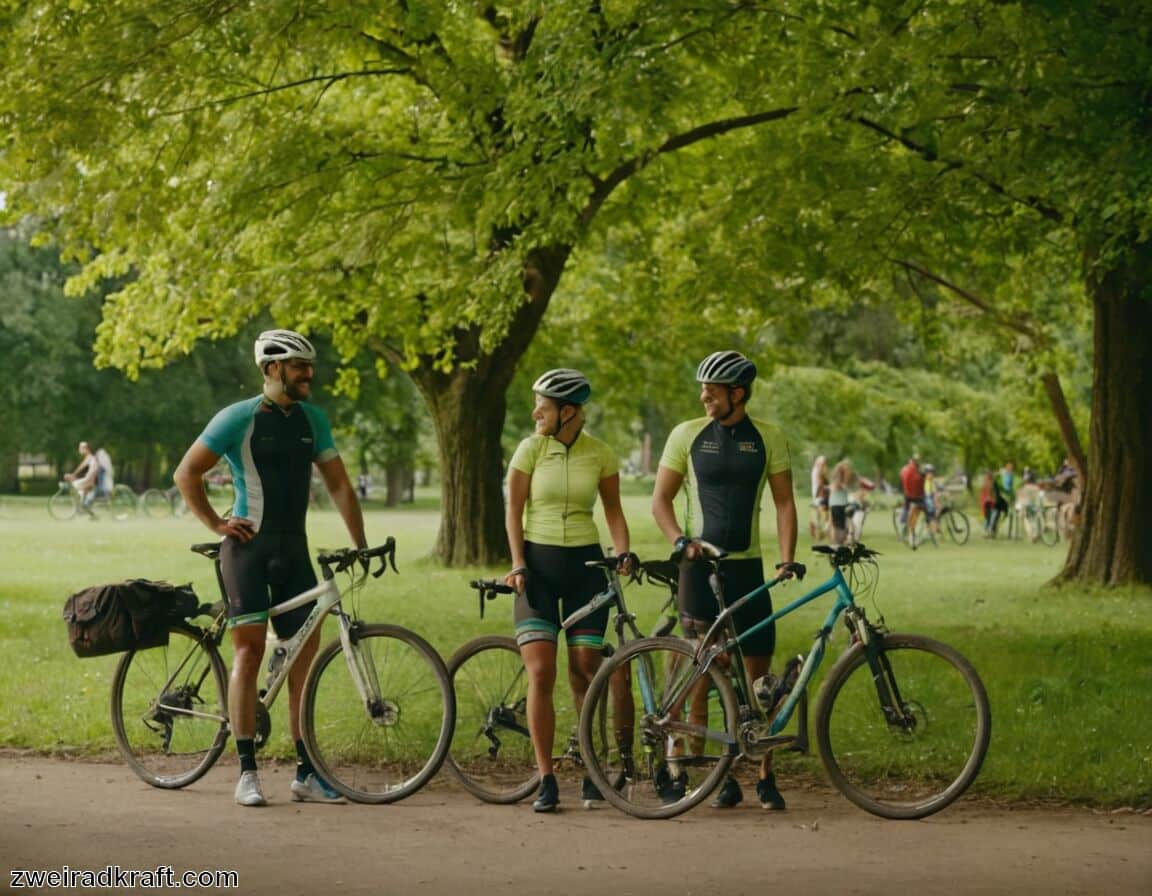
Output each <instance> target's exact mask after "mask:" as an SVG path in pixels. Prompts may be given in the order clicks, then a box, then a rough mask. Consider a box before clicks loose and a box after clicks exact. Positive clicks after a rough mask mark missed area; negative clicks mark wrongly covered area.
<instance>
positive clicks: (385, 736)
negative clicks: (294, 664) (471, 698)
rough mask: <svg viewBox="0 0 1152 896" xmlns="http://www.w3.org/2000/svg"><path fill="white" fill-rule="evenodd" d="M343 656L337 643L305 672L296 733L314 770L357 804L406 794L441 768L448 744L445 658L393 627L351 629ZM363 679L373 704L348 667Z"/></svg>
mask: <svg viewBox="0 0 1152 896" xmlns="http://www.w3.org/2000/svg"><path fill="white" fill-rule="evenodd" d="M350 643H351V645H352V647H353V648H354V652H355V655H354V656H351V657H350V656H347V655H345V650H344V644H343V642H342V641H341V640H340V639H339V638H337V639H336V640H333V641H331V642H330V643H328V644H326V645H325V646H324V647H322V648H321V649H320V651H319V653H317V655H316V659H315V660H313V662H312V667H311V669H309V670H308V677H307V679H306V680H305V682H304V691H303V700H302V701H301V717H300V722H301V734H302V736H303V740H304V745H305V747H306V748H307V750H308V756H309V758H311V760H312V764H313V765H314V766H315V768H316V771H317V773H318V774H319V775H320V777H322V778H324V779H325V780H326V781H327V782H328V783H329V784H331V785H332V787H333V788H334V789H335V790H336V791H338V792H339V793H341V794H343V795H344V796H346V797H347V798H348V799H350V800H353V801H354V802H358V803H393V802H396V801H398V800H402V799H404V798H405V797H408V796H411V795H412V794H413V793H415V792H416V791H418V790H419V789H420V788H421V787H423V786H424V785H425V784H426V783H428V781H430V780H431V779H432V777H433V776H434V775H435V774H436V772H437V771H439V770H440V766H441V764H442V763H443V762H444V757H445V756H446V755H447V754H448V747H449V745H450V744H451V742H452V728H453V725H454V724H455V721H456V699H455V696H454V695H453V693H452V684H451V682H450V680H449V678H448V670H447V668H446V667H445V665H444V660H443V659H441V658H440V654H438V653H437V652H436V651H435V650H434V649H433V648H432V646H431V645H430V644H429V643H428V642H427V641H425V640H424V639H423V638H421V637H420V636H419V635H417V634H416V633H415V632H411V631H409V630H408V629H405V628H401V627H400V626H396V625H366V624H356V625H354V627H353V630H352V634H351V638H350ZM351 664H355V665H356V667H357V668H358V669H359V670H360V671H361V673H362V674H363V675H365V676H366V679H367V683H368V686H369V687H371V688H374V689H375V693H376V694H377V695H378V696H379V702H376V701H375V700H369V704H371V705H366V702H365V699H364V698H362V697H361V695H360V693H359V691H358V688H357V683H356V681H354V680H353V677H352V674H351V672H350V665H351Z"/></svg>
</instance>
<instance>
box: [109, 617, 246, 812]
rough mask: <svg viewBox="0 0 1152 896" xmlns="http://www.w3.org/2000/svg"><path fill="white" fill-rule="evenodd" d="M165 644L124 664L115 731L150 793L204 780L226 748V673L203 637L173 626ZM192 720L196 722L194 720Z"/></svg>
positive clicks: (116, 689)
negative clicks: (158, 789)
mask: <svg viewBox="0 0 1152 896" xmlns="http://www.w3.org/2000/svg"><path fill="white" fill-rule="evenodd" d="M168 632H169V635H168V638H169V640H168V644H167V646H164V647H152V648H149V649H147V650H134V651H130V652H128V653H125V654H124V655H122V656H121V657H120V661H119V662H118V663H117V665H116V672H115V674H114V675H113V678H112V699H111V710H112V731H113V733H114V734H115V736H116V745H117V746H118V747H119V748H120V753H121V755H123V757H124V759H125V761H126V762H127V763H128V766H129V767H130V768H131V769H132V771H134V772H135V773H136V775H137V776H138V777H139V778H140V779H141V780H143V781H145V782H146V783H148V784H151V785H152V786H153V787H160V788H164V789H170V790H171V789H177V788H180V787H186V786H187V785H189V784H191V783H192V782H194V781H197V780H199V778H201V777H202V776H203V775H204V773H205V772H207V771H208V769H210V768H211V767H212V765H213V764H214V763H215V762H216V760H217V759H219V758H220V754H221V753H222V752H223V750H224V745H225V743H227V741H228V671H227V669H226V667H225V665H224V660H223V659H222V658H221V657H220V651H219V650H218V649H217V647H216V644H215V643H214V642H213V641H211V640H209V639H207V638H206V637H205V636H204V632H203V630H202V629H199V628H196V627H194V626H189V625H182V624H174V625H172V626H170V627H169V630H168ZM193 713H195V715H193Z"/></svg>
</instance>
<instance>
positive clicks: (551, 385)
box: [532, 367, 592, 404]
mask: <svg viewBox="0 0 1152 896" xmlns="http://www.w3.org/2000/svg"><path fill="white" fill-rule="evenodd" d="M532 391H533V392H535V393H536V394H537V395H543V396H544V397H545V398H552V399H554V400H556V401H563V402H566V403H568V404H584V402H586V401H587V400H588V398H589V396H591V395H592V385H591V383H589V382H588V378H587V377H586V376H584V374H582V373H581V372H580V371H579V370H573V369H572V368H571V367H557V368H556V369H555V370H549V371H548V372H547V373H542V374H540V378H539V379H538V380H536V382H534V383H533V384H532Z"/></svg>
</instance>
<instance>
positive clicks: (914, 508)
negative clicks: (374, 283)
mask: <svg viewBox="0 0 1152 896" xmlns="http://www.w3.org/2000/svg"><path fill="white" fill-rule="evenodd" d="M900 490H901V491H902V492H904V531H905V532H906V533H907V538H908V544H909V545H910V546H911V548H912V550H916V524H917V523H918V522H919V521H920V514H921V513H923V512H924V474H923V473H921V472H920V458H919V457H917V456H916V455H915V454H913V455H912V456H911V457H910V458H908V463H906V464H904V466H903V468H902V469H901V470H900Z"/></svg>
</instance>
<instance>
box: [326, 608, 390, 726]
mask: <svg viewBox="0 0 1152 896" xmlns="http://www.w3.org/2000/svg"><path fill="white" fill-rule="evenodd" d="M337 618H338V619H339V622H340V643H341V644H342V645H343V647H344V660H345V662H346V663H347V664H348V674H349V675H351V676H352V683H353V684H354V685H355V686H356V692H357V693H358V694H359V695H360V703H361V705H362V706H363V707H364V708H365V709H366V710H367V711H368V716H369V718H371V719H372V722H373V724H375V725H377V726H392V725H395V724H396V723H397V722H398V721H399V720H400V707H399V706H398V705H397V704H396V703H394V702H393V701H391V700H388V699H386V698H385V697H384V695H383V693H382V692H381V690H380V677H379V676H378V675H377V674H376V661H375V659H374V658H373V656H372V652H371V651H369V650H367V649H361V646H360V623H359V622H352V621H351V620H350V619H349V618H348V616H347V615H345V614H344V613H339V614H338V615H337Z"/></svg>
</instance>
